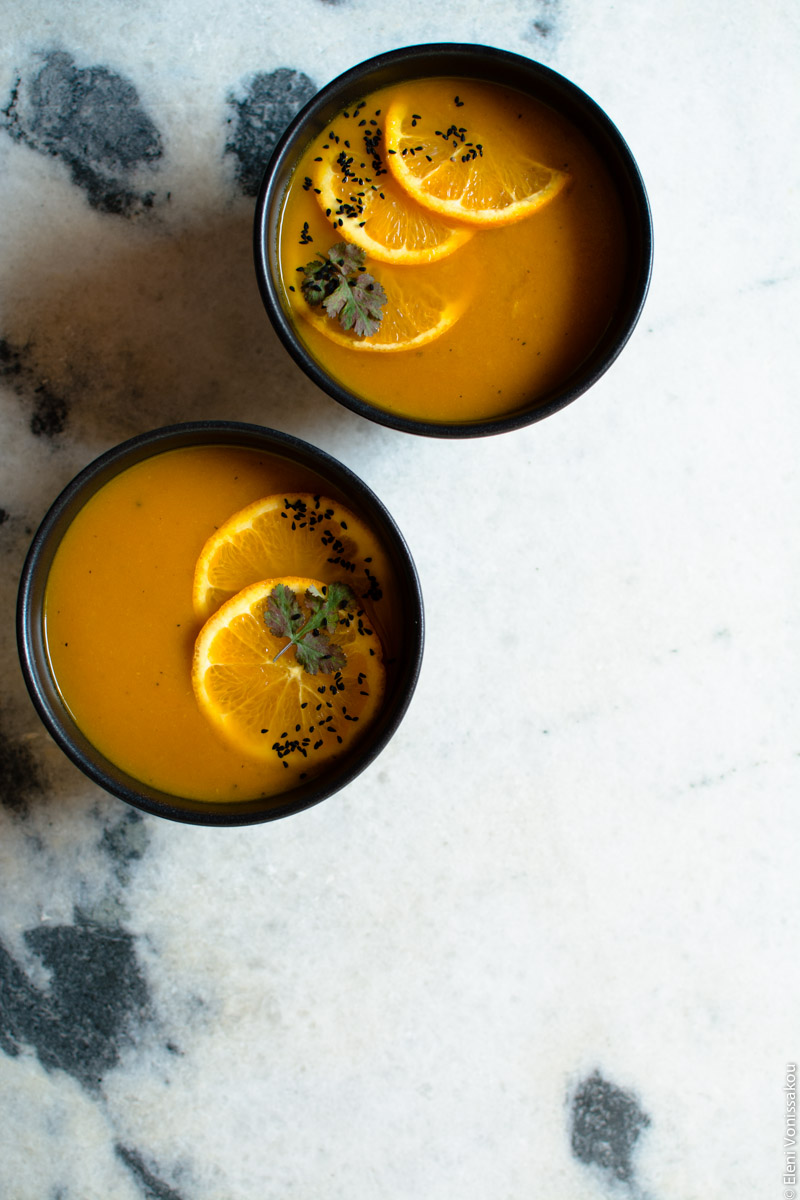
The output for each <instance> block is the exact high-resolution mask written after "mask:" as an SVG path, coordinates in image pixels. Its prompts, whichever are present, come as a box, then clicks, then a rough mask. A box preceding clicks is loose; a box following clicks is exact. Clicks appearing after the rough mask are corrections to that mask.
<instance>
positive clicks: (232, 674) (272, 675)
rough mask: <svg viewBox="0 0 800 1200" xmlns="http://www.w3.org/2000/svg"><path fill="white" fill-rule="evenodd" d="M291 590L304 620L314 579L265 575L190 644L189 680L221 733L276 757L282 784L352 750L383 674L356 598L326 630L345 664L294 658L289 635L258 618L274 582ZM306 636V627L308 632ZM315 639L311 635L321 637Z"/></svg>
mask: <svg viewBox="0 0 800 1200" xmlns="http://www.w3.org/2000/svg"><path fill="white" fill-rule="evenodd" d="M281 587H282V588H287V589H290V592H291V593H293V595H294V598H295V600H296V602H297V612H298V614H299V616H298V619H297V625H296V626H295V627H296V628H297V627H299V628H302V627H303V626H304V625H305V623H306V620H307V618H308V616H309V615H310V614H311V612H312V611H313V609H312V605H313V603H314V600H313V599H312V598H314V597H316V598H324V597H325V595H326V592H327V585H326V584H324V583H323V582H322V581H321V580H315V579H308V578H302V577H296V576H286V577H283V578H280V579H266V580H261V581H259V582H258V583H254V584H251V585H250V586H249V587H246V588H244V589H243V591H241V592H239V593H238V594H237V595H236V596H233V597H232V598H231V599H230V600H228V601H227V602H226V603H225V604H223V605H222V607H221V608H220V609H218V610H217V612H215V613H214V614H213V615H212V616H211V617H210V618H209V619H208V621H207V622H206V624H205V625H204V626H203V628H202V629H201V631H200V634H199V635H198V638H197V641H196V643H195V650H194V659H193V662H192V687H193V689H194V693H195V697H196V699H197V703H198V705H199V706H200V709H201V711H202V712H203V713H204V714H205V716H206V717H207V718H208V720H209V722H210V724H211V725H212V726H213V727H214V729H216V730H217V732H218V733H219V735H220V736H221V737H222V738H223V740H225V741H226V742H228V743H229V744H231V745H233V746H235V747H236V748H237V750H238V751H239V752H240V753H242V754H245V755H247V756H248V757H250V758H254V759H260V760H264V761H268V760H271V759H274V758H275V757H277V758H278V759H279V760H280V761H282V762H283V766H284V768H285V775H286V781H287V786H290V785H291V784H292V783H293V782H295V781H297V780H298V779H300V778H304V777H306V776H308V777H310V776H312V775H314V774H316V773H317V772H318V771H319V770H321V769H322V768H323V767H324V766H325V765H326V764H328V763H330V762H331V761H332V760H333V759H335V758H338V757H339V756H340V755H341V754H344V753H345V752H346V751H347V750H349V749H350V748H351V747H352V746H353V745H354V744H355V742H356V741H357V740H358V739H359V738H360V736H361V735H362V733H363V732H364V730H365V729H366V728H367V727H368V725H369V723H370V722H371V721H372V720H373V719H374V717H375V715H376V714H377V712H378V711H379V708H380V704H381V700H382V697H383V693H384V686H385V673H384V667H383V659H382V650H381V645H380V641H379V639H378V636H377V635H376V634H375V632H374V631H373V630H372V627H371V625H370V624H369V619H368V617H367V615H366V613H365V612H364V610H363V609H361V608H360V607H359V606H358V605H357V604H355V603H353V604H352V605H351V606H350V607H348V608H345V607H344V606H342V605H338V606H336V612H335V615H334V617H333V618H332V619H331V621H329V622H328V624H327V627H326V626H323V627H322V630H321V632H323V633H324V634H325V635H326V636H327V637H328V639H329V642H330V643H333V644H334V645H335V646H336V647H337V648H338V650H339V651H340V652H341V654H343V656H344V659H345V661H344V663H343V664H342V665H339V666H337V667H335V668H334V669H332V670H330V671H327V672H326V671H325V669H324V666H323V667H321V668H320V669H317V670H316V672H315V673H311V672H309V670H307V669H306V667H305V666H303V665H301V662H300V660H299V659H298V654H297V649H296V647H295V646H294V645H293V644H292V643H291V641H290V640H289V638H288V637H285V636H279V635H277V634H276V633H274V632H272V631H271V629H270V628H269V626H268V625H267V622H266V620H265V615H267V616H268V615H269V601H270V597H273V598H274V597H275V596H276V595H277V592H276V591H275V589H277V588H281ZM310 636H312V635H309V637H310ZM319 642H320V638H319V637H316V639H315V643H316V644H317V645H318V644H319Z"/></svg>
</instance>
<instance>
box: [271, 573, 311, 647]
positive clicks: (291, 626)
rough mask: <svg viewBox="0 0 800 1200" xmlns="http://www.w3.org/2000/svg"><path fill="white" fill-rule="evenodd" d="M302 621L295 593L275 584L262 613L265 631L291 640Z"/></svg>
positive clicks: (281, 584) (280, 584) (283, 585)
mask: <svg viewBox="0 0 800 1200" xmlns="http://www.w3.org/2000/svg"><path fill="white" fill-rule="evenodd" d="M302 619H303V613H302V610H301V608H300V605H299V604H298V603H297V596H296V595H295V593H294V592H293V591H292V589H291V588H288V587H286V585H285V584H283V583H278V584H276V586H275V587H274V588H273V589H272V591H271V592H270V594H269V596H268V597H267V607H266V609H265V611H264V620H265V621H266V624H267V629H269V631H270V633H274V634H275V636H276V637H288V638H293V637H294V635H295V631H296V630H297V629H298V627H299V626H298V622H301V623H302Z"/></svg>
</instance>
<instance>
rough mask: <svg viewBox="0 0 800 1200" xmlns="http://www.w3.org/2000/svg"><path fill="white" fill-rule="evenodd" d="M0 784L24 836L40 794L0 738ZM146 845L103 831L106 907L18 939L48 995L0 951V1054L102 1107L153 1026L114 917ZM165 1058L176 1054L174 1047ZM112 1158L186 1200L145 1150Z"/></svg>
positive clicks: (127, 937) (19, 756) (149, 1185)
mask: <svg viewBox="0 0 800 1200" xmlns="http://www.w3.org/2000/svg"><path fill="white" fill-rule="evenodd" d="M0 779H2V785H3V792H2V797H3V803H4V804H6V805H7V807H8V809H9V810H10V819H11V821H12V822H13V826H12V827H13V828H17V829H18V830H19V831H21V832H23V833H24V831H25V830H26V828H27V825H28V821H29V819H30V818H29V809H30V805H31V803H32V798H31V793H32V792H33V791H34V790H37V789H41V786H42V785H41V779H40V776H39V770H38V767H37V765H36V763H35V761H34V759H33V757H32V756H31V755H30V753H29V752H28V751H27V749H26V747H25V746H24V745H23V744H22V743H14V742H13V741H11V740H10V739H8V738H5V739H2V738H0ZM42 800H43V798H42ZM43 802H44V800H43ZM27 836H28V838H29V840H30V837H31V835H30V834H28V835H27ZM148 841H149V836H148V826H147V821H146V820H145V818H144V817H143V816H142V814H141V813H138V812H136V811H135V810H130V811H125V812H123V814H122V815H121V816H115V817H114V818H113V819H112V820H110V821H104V822H102V827H101V828H100V829H98V842H97V847H98V849H99V850H100V852H101V854H102V856H103V857H102V860H101V861H102V862H105V863H106V864H107V866H108V868H109V870H110V883H109V886H108V889H107V895H106V896H105V898H104V899H103V900H102V901H101V902H100V903H99V904H98V905H96V908H95V909H94V910H93V911H92V913H91V914H90V913H85V912H82V911H81V910H80V909H76V910H75V912H74V916H73V920H72V922H71V923H64V924H59V925H38V926H35V927H33V928H30V929H26V930H24V932H23V935H22V937H23V941H24V943H25V945H26V947H27V949H28V950H29V951H30V952H31V953H32V954H33V955H34V956H35V958H37V959H38V960H39V962H40V963H41V964H42V966H43V967H44V968H45V969H46V971H47V975H48V982H47V984H46V986H39V985H37V984H36V983H35V982H34V981H33V980H32V979H31V977H30V975H29V974H28V973H27V972H26V970H25V969H24V968H23V967H22V966H21V965H20V962H19V961H18V960H17V959H16V958H15V956H14V954H12V952H11V951H10V950H9V948H8V947H7V946H6V945H4V944H3V943H2V942H1V941H0V1053H2V1054H5V1055H7V1056H9V1057H11V1058H17V1057H19V1056H20V1055H22V1054H23V1053H25V1052H33V1054H35V1056H36V1058H37V1059H38V1060H39V1062H40V1063H41V1064H42V1066H43V1067H44V1068H45V1070H47V1071H48V1072H53V1073H57V1072H59V1071H63V1072H66V1074H68V1075H70V1076H72V1077H73V1078H74V1079H76V1080H77V1081H78V1082H79V1083H80V1084H81V1086H82V1087H83V1088H84V1089H85V1090H86V1092H87V1093H88V1094H89V1095H90V1096H91V1097H92V1098H93V1100H94V1102H95V1103H96V1104H98V1105H99V1106H101V1107H103V1106H104V1105H105V1098H104V1094H103V1081H104V1078H105V1076H106V1075H107V1073H108V1072H109V1071H111V1070H113V1069H114V1068H115V1067H117V1066H118V1065H119V1064H120V1062H121V1061H122V1055H123V1052H124V1051H127V1050H130V1049H133V1051H134V1053H135V1049H136V1046H137V1044H138V1043H139V1041H140V1039H142V1038H143V1036H144V1034H145V1033H146V1031H147V1030H148V1029H149V1028H151V1027H153V1026H154V1025H155V1024H157V1017H156V1015H155V1013H154V1005H153V1001H152V997H151V994H150V989H149V986H148V981H147V977H146V973H145V970H144V967H143V965H142V962H141V960H140V958H139V955H138V953H137V942H136V938H135V936H134V935H133V934H132V933H131V932H130V931H129V930H128V929H126V928H125V925H124V921H123V919H122V917H121V913H122V912H123V911H124V898H123V897H124V890H125V888H126V886H127V885H128V883H129V881H130V876H131V872H132V870H133V869H134V867H135V864H136V863H137V862H138V861H139V860H140V859H141V858H142V857H143V856H144V855H145V853H146V851H147V845H148ZM44 849H45V847H44V846H42V850H44ZM98 866H99V864H98ZM164 1048H165V1049H166V1050H167V1051H168V1053H170V1054H179V1053H180V1050H179V1048H178V1047H177V1046H175V1044H174V1043H172V1042H166V1043H165V1045H164ZM108 1119H109V1121H110V1122H111V1124H112V1125H113V1117H112V1116H111V1115H110V1114H109V1115H108ZM114 1151H115V1153H116V1155H117V1157H118V1158H119V1160H120V1162H121V1163H123V1164H124V1166H125V1168H126V1169H127V1171H128V1172H129V1173H130V1175H131V1177H132V1179H133V1182H134V1183H135V1185H136V1188H137V1190H138V1191H139V1192H140V1193H141V1195H142V1196H143V1197H145V1200H184V1197H183V1196H182V1194H181V1193H180V1192H179V1191H177V1190H176V1189H175V1188H174V1187H173V1186H172V1185H171V1184H169V1183H167V1182H165V1181H164V1179H163V1178H161V1175H162V1174H167V1175H168V1174H169V1171H162V1172H161V1173H159V1170H158V1168H157V1167H156V1165H155V1164H153V1163H152V1162H151V1161H150V1160H149V1158H148V1155H147V1153H146V1151H145V1150H143V1149H142V1148H138V1147H135V1146H131V1145H127V1144H125V1143H124V1142H123V1141H122V1140H119V1141H118V1142H116V1143H115V1144H114Z"/></svg>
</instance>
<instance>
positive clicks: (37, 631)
mask: <svg viewBox="0 0 800 1200" xmlns="http://www.w3.org/2000/svg"><path fill="white" fill-rule="evenodd" d="M210 445H214V446H218V445H219V446H237V447H246V448H250V449H255V450H260V451H263V452H266V453H269V454H270V455H277V456H280V458H282V459H283V460H285V461H287V462H288V463H289V464H292V465H296V466H298V467H299V468H301V469H302V470H311V471H313V472H315V473H316V475H318V476H320V477H322V479H323V480H324V481H325V483H326V484H327V485H328V486H329V488H330V489H331V490H332V494H333V495H334V497H336V496H338V497H339V498H340V499H341V500H342V501H343V502H345V503H346V504H347V505H348V506H349V507H351V508H352V509H353V510H354V511H356V512H358V513H360V514H361V515H362V517H363V519H364V521H365V522H366V523H367V524H368V525H369V526H370V527H371V528H372V530H373V531H374V532H375V534H376V535H377V536H378V538H379V540H380V541H381V542H382V543H383V545H384V547H385V549H386V551H387V553H388V555H389V558H390V561H391V564H392V567H393V569H394V572H395V576H396V579H397V581H398V589H399V592H400V597H399V599H400V604H399V606H398V607H399V609H400V611H401V612H402V628H401V629H400V630H399V631H398V652H397V653H396V654H395V655H394V656H393V662H392V664H391V665H390V666H389V667H388V669H387V684H386V694H385V697H384V703H383V707H382V710H381V712H380V714H379V716H378V717H377V719H376V720H375V722H374V723H373V725H372V726H371V728H370V729H369V730H368V731H367V732H366V733H365V735H364V737H363V739H362V740H361V741H360V742H359V743H358V744H357V745H356V746H355V747H354V749H353V751H352V752H351V753H350V754H348V755H346V756H344V757H343V758H341V759H340V760H337V761H336V762H334V764H333V765H332V766H331V767H329V768H327V769H326V770H325V771H324V773H323V774H322V775H320V776H317V777H316V778H314V779H312V780H310V781H308V782H306V783H302V784H300V785H298V786H295V787H293V788H292V789H291V790H288V791H286V792H284V793H282V794H281V795H278V796H276V797H272V798H270V799H266V800H264V799H260V800H251V801H240V802H234V803H218V802H207V801H198V800H189V799H186V798H184V797H181V796H176V795H169V794H166V793H164V792H160V791H158V790H156V789H154V788H151V787H149V786H146V785H144V784H142V783H141V782H139V781H138V780H137V779H134V778H132V777H131V776H130V775H128V774H126V773H125V772H124V771H122V770H120V769H119V768H118V767H116V766H115V765H114V763H113V762H110V761H109V760H108V759H107V758H106V757H104V755H103V754H101V753H100V752H99V751H98V750H97V749H96V748H95V747H94V746H93V745H92V744H91V743H90V742H89V741H88V739H87V738H86V737H85V736H84V734H83V733H82V732H81V730H80V728H79V727H78V726H77V724H76V723H75V720H74V719H73V717H72V715H71V713H70V711H69V709H68V707H67V706H66V704H65V703H64V700H63V699H62V697H61V694H60V692H59V689H58V686H57V684H56V681H55V678H54V676H53V673H52V669H51V666H50V662H49V658H48V652H47V643H46V637H45V629H44V596H45V588H46V585H47V579H48V573H49V571H50V567H51V565H52V562H53V559H54V556H55V554H56V551H57V549H58V546H59V544H60V542H61V539H62V538H63V536H64V534H65V532H66V530H67V528H68V527H69V525H70V523H71V522H72V521H73V519H74V518H75V516H76V515H77V513H78V512H79V510H80V509H81V508H82V507H83V505H84V504H85V503H86V502H87V501H88V500H89V499H90V498H91V497H92V496H93V495H94V493H95V492H97V491H98V490H99V489H100V488H101V487H102V486H103V485H104V484H106V483H107V482H108V481H109V480H111V479H113V478H114V477H115V476H116V475H118V474H119V473H120V472H121V471H123V470H125V469H126V468H127V467H130V466H133V465H134V464H135V463H138V462H141V461H142V460H145V459H147V458H150V457H151V456H154V455H158V454H161V453H163V452H165V451H168V450H175V449H179V448H181V447H185V446H210ZM423 640H424V617H423V605H422V595H421V592H420V586H419V579H418V577H417V572H416V569H415V566H414V562H413V560H412V558H411V555H410V553H409V550H408V547H407V545H406V543H405V541H404V539H403V537H402V534H401V533H400V531H399V529H398V528H397V526H396V524H395V522H394V521H393V519H392V517H391V516H390V514H389V513H388V512H387V510H386V508H385V507H384V505H383V504H382V502H381V501H380V500H379V499H378V497H377V496H376V495H375V494H374V493H373V492H372V491H371V490H370V489H369V488H368V487H367V485H366V484H365V483H363V482H362V481H361V480H360V479H359V478H358V477H357V476H356V475H354V474H353V472H352V471H350V470H349V469H348V468H347V467H345V466H343V465H342V463H340V462H338V461H337V460H336V459H334V458H332V457H331V456H330V455H328V454H326V453H325V452H324V451H322V450H319V449H317V448H316V447H314V446H311V445H309V444H308V443H306V442H303V441H300V440H298V439H297V438H295V437H292V436H290V435H288V434H284V433H277V432H275V431H274V430H271V429H265V428H263V427H261V426H257V425H246V424H238V423H235V422H230V421H203V422H197V423H192V424H185V425H173V426H169V427H166V428H163V429H157V430H154V431H153V432H150V433H145V434H142V435H141V436H139V437H135V438H132V439H131V440H130V441H127V442H123V443H122V444H121V445H119V446H116V447H115V448H114V449H112V450H109V451H107V452H106V453H105V454H103V455H101V456H100V457H99V458H98V459H96V460H95V461H94V462H93V463H91V464H90V465H89V466H88V467H86V468H85V469H84V470H83V471H82V472H81V473H80V474H79V475H78V476H76V478H75V479H74V480H73V481H72V482H71V483H70V484H68V486H67V487H66V488H65V489H64V491H63V492H62V493H61V495H60V496H59V497H58V498H57V499H56V500H55V502H54V503H53V505H52V507H51V508H50V510H49V512H48V513H47V515H46V516H45V518H44V520H43V521H42V523H41V525H40V527H39V529H38V531H37V533H36V535H35V537H34V539H33V542H32V544H31V547H30V549H29V551H28V556H27V559H26V561H25V566H24V568H23V572H22V578H21V582H20V588H19V597H18V603H17V641H18V648H19V655H20V662H21V665H22V671H23V675H24V677H25V682H26V684H27V686H28V690H29V692H30V695H31V698H32V700H33V703H34V705H35V707H36V709H37V710H38V712H39V715H40V717H41V719H42V721H43V722H44V724H45V726H46V728H47V729H48V731H49V733H50V734H51V735H52V737H53V738H54V739H55V741H56V742H57V743H58V745H59V746H60V747H61V749H62V750H63V751H64V752H65V753H66V754H67V756H68V757H69V758H71V759H72V761H73V762H74V763H75V764H76V765H77V766H78V767H80V769H81V770H82V771H83V772H84V773H85V774H86V775H88V777H89V778H90V779H92V780H93V781H94V782H95V783H97V784H99V785H100V787H102V788H105V790H106V791H108V792H110V793H111V794H112V795H114V796H117V797H119V798H120V799H121V800H125V801H127V802H128V803H129V804H132V805H135V806H136V807H137V808H140V809H143V810H144V811H145V812H149V813H154V814H156V815H157V816H161V817H168V818H171V819H172V820H175V821H183V822H188V823H191V824H196V825H247V824H255V823H257V822H262V821H271V820H274V819H275V818H277V817H285V816H288V815H289V814H291V813H296V812H299V811H301V810H302V809H304V808H309V807H310V806H311V805H314V804H317V803H319V801H321V800H324V799H326V798H327V797H329V796H331V795H332V794H333V793H334V792H336V791H338V790H339V789H340V788H343V787H344V786H345V785H346V784H348V783H350V782H351V781H352V780H353V779H355V777H356V776H357V775H358V774H359V773H360V772H361V771H362V770H363V769H364V768H365V767H366V766H367V765H368V764H369V763H370V762H372V760H373V759H374V758H375V757H376V756H377V755H378V754H380V752H381V751H382V750H383V748H384V747H385V746H386V744H387V742H388V741H389V740H390V738H391V737H392V736H393V734H394V733H395V731H396V729H397V727H398V725H399V724H400V722H401V720H402V718H403V716H404V714H405V712H406V709H407V708H408V705H409V703H410V701H411V697H412V695H413V692H414V689H415V687H416V683H417V678H418V675H419V671H420V666H421V662H422V651H423Z"/></svg>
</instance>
